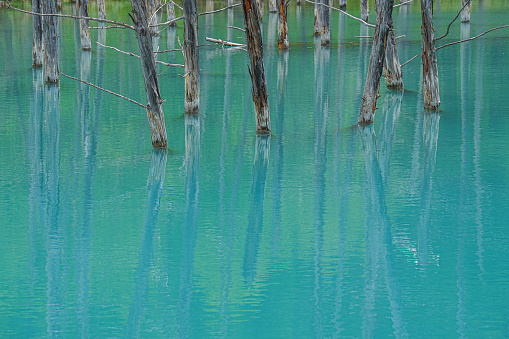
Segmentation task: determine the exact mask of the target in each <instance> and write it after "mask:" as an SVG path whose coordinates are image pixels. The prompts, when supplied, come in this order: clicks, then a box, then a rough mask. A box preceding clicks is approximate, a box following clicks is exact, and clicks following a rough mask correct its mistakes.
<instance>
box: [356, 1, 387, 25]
mask: <svg viewBox="0 0 509 339" xmlns="http://www.w3.org/2000/svg"><path fill="white" fill-rule="evenodd" d="M393 2H394V1H393ZM375 3H376V1H375ZM375 5H376V7H378V5H377V4H375ZM368 18H369V2H368V0H361V19H362V20H364V21H366V22H367V21H368Z"/></svg>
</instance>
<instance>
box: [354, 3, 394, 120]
mask: <svg viewBox="0 0 509 339" xmlns="http://www.w3.org/2000/svg"><path fill="white" fill-rule="evenodd" d="M393 5H394V0H379V1H377V2H376V12H377V13H376V14H377V16H376V28H375V34H374V35H373V45H372V47H371V55H370V57H369V67H368V75H367V77H366V84H365V85H364V94H363V95H362V104H361V110H360V113H359V124H371V123H373V120H374V118H375V110H376V100H377V99H378V90H379V88H380V77H381V76H382V69H383V64H384V59H385V46H386V43H387V38H388V35H389V30H390V28H389V27H390V23H391V22H392V7H393Z"/></svg>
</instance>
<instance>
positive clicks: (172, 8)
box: [166, 0, 177, 26]
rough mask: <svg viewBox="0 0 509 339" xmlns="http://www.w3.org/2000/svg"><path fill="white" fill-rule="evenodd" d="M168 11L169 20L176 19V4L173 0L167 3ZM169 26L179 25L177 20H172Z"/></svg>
mask: <svg viewBox="0 0 509 339" xmlns="http://www.w3.org/2000/svg"><path fill="white" fill-rule="evenodd" d="M166 13H167V15H168V18H167V20H168V21H171V20H174V19H175V5H174V4H173V1H171V0H170V1H168V4H167V5H166ZM168 26H177V23H176V22H171V23H170V24H169V25H168Z"/></svg>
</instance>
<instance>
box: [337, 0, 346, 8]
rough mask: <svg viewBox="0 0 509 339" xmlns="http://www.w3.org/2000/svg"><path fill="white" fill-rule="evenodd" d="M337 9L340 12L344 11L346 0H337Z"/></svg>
mask: <svg viewBox="0 0 509 339" xmlns="http://www.w3.org/2000/svg"><path fill="white" fill-rule="evenodd" d="M339 9H341V10H345V9H346V0H339Z"/></svg>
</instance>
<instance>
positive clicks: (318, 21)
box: [313, 0, 322, 36]
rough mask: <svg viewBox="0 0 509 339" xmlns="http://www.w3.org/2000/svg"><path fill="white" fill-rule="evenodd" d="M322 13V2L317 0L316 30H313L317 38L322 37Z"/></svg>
mask: <svg viewBox="0 0 509 339" xmlns="http://www.w3.org/2000/svg"><path fill="white" fill-rule="evenodd" d="M321 11H322V5H321V0H316V1H315V24H314V28H313V34H314V35H315V36H318V35H320V27H322V24H321V22H320V20H321V19H322V15H321V13H320V12H321Z"/></svg>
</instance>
